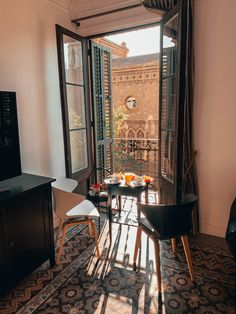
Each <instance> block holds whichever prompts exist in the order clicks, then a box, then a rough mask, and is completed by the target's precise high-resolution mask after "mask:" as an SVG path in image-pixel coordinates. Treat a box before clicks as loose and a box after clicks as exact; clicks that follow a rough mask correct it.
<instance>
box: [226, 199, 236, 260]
mask: <svg viewBox="0 0 236 314" xmlns="http://www.w3.org/2000/svg"><path fill="white" fill-rule="evenodd" d="M225 239H226V241H227V243H228V246H229V249H230V251H231V253H232V254H233V256H234V257H236V198H235V199H234V201H233V204H232V205H231V209H230V215H229V221H228V226H227V230H226V233H225Z"/></svg>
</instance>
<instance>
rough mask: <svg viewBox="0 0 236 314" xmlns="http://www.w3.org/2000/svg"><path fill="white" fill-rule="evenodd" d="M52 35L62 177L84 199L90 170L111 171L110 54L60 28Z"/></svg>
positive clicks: (97, 175)
mask: <svg viewBox="0 0 236 314" xmlns="http://www.w3.org/2000/svg"><path fill="white" fill-rule="evenodd" d="M56 33H57V48H58V63H59V77H60V92H61V107H62V122H63V132H64V151H65V166H66V176H67V177H69V178H74V179H77V180H78V182H79V188H78V191H79V192H80V193H83V194H85V193H86V189H87V179H88V177H89V174H90V173H91V172H92V170H93V169H94V168H106V169H108V170H109V171H111V172H112V170H113V126H112V97H111V89H112V88H111V52H110V51H109V49H106V48H105V47H102V46H101V45H97V44H95V43H92V42H90V41H89V40H87V39H86V38H83V37H81V36H79V35H78V34H76V33H73V32H71V31H69V30H67V29H65V28H63V27H61V26H59V25H56ZM89 54H90V58H89ZM90 99H91V100H92V105H91V104H90ZM95 175H96V180H97V181H100V182H102V181H103V175H104V172H103V171H97V173H95Z"/></svg>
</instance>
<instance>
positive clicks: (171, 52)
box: [162, 15, 178, 76]
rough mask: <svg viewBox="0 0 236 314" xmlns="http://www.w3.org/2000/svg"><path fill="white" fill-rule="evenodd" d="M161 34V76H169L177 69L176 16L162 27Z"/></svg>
mask: <svg viewBox="0 0 236 314" xmlns="http://www.w3.org/2000/svg"><path fill="white" fill-rule="evenodd" d="M163 34H164V38H163V41H164V42H163V45H164V49H163V55H162V62H163V66H162V76H169V75H172V74H175V73H176V68H177V58H178V55H177V53H178V47H177V43H178V15H176V16H174V17H173V19H171V20H170V21H169V22H168V23H167V24H166V25H165V26H164V27H163Z"/></svg>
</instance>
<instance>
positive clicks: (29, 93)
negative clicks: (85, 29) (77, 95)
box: [0, 0, 71, 176]
mask: <svg viewBox="0 0 236 314" xmlns="http://www.w3.org/2000/svg"><path fill="white" fill-rule="evenodd" d="M55 24H59V25H62V26H64V27H67V28H70V27H71V23H70V17H69V13H68V12H67V11H66V10H64V9H62V8H60V7H58V6H55V5H53V4H52V3H51V2H50V1H47V0H20V1H19V0H1V1H0V42H1V44H0V47H1V48H0V90H13V91H16V94H17V108H18V121H19V131H20V148H21V161H22V170H23V171H24V172H28V173H34V174H39V175H48V176H61V175H64V173H65V163H64V148H63V133H62V122H61V104H60V91H59V78H58V65H57V49H56V35H55Z"/></svg>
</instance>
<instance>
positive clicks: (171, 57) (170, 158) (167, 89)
mask: <svg viewBox="0 0 236 314" xmlns="http://www.w3.org/2000/svg"><path fill="white" fill-rule="evenodd" d="M175 75H176V50H175V49H174V48H173V47H169V48H166V49H164V50H163V56H162V79H163V81H162V110H161V112H162V113H161V137H162V140H161V145H162V147H161V175H162V176H164V177H166V178H168V179H169V180H170V181H172V182H174V175H175V162H174V161H175V156H174V154H175V147H174V144H175V136H176V92H177V89H176V80H173V79H172V80H170V78H171V77H174V76H175Z"/></svg>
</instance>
